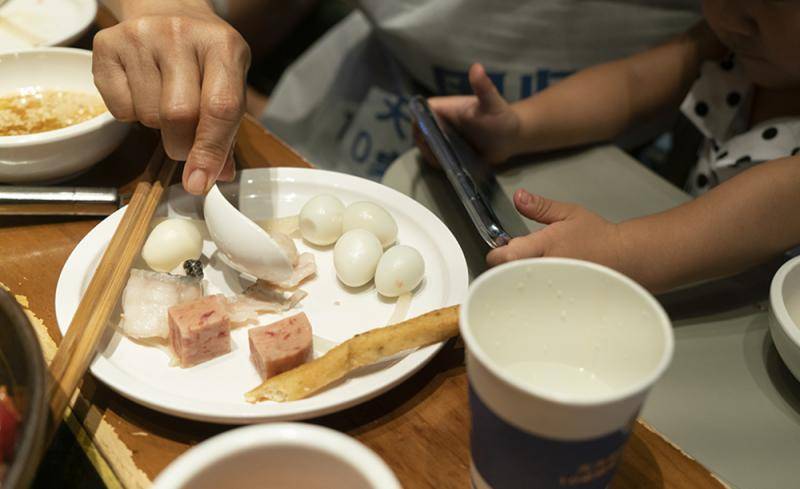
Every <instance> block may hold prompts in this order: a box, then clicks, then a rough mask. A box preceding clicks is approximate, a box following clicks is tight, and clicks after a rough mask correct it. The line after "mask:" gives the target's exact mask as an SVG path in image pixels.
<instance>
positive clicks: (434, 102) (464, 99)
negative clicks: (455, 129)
mask: <svg viewBox="0 0 800 489" xmlns="http://www.w3.org/2000/svg"><path fill="white" fill-rule="evenodd" d="M474 101H475V96H474V95H454V96H450V97H431V98H429V99H428V105H429V106H430V108H431V110H432V111H433V113H434V114H436V115H437V116H439V117H441V118H442V119H444V120H446V121H448V122H450V123H452V124H456V123H457V122H458V120H459V116H460V115H461V113H462V112H463V111H464V107H468V106H469V105H470V103H471V102H474Z"/></svg>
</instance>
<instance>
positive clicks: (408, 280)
mask: <svg viewBox="0 0 800 489" xmlns="http://www.w3.org/2000/svg"><path fill="white" fill-rule="evenodd" d="M424 275H425V260H423V259H422V255H421V254H420V253H419V251H417V250H416V249H414V248H412V247H410V246H403V245H398V246H393V247H391V248H389V249H388V250H387V251H386V253H384V254H383V256H382V257H381V259H380V261H379V262H378V268H377V270H375V288H376V289H378V292H380V293H381V295H385V296H386V297H397V296H399V295H402V294H405V293H407V292H411V291H412V290H414V288H416V286H417V285H419V283H420V282H422V277H423V276H424Z"/></svg>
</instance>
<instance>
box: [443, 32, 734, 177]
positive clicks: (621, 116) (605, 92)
mask: <svg viewBox="0 0 800 489" xmlns="http://www.w3.org/2000/svg"><path fill="white" fill-rule="evenodd" d="M723 52H724V48H723V46H722V45H721V44H720V42H719V41H718V40H717V39H716V37H715V36H714V34H713V33H712V32H711V30H710V29H709V28H708V26H707V25H706V24H705V23H701V24H698V25H697V26H695V27H694V28H692V29H691V30H689V31H688V32H686V33H685V34H683V35H681V36H679V37H678V38H676V39H674V40H672V41H670V42H668V43H666V44H664V45H662V46H659V47H656V48H653V49H651V50H648V51H646V52H644V53H640V54H636V55H633V56H630V57H628V58H625V59H622V60H618V61H613V62H610V63H605V64H602V65H598V66H595V67H591V68H587V69H585V70H582V71H580V72H578V73H576V74H575V75H573V76H571V77H569V78H567V79H565V80H563V81H561V82H559V83H558V84H556V85H554V86H552V87H550V88H548V89H547V90H544V91H543V92H541V93H539V94H537V95H535V96H533V97H530V98H527V99H525V100H521V101H519V102H516V103H514V104H509V103H508V102H506V101H505V100H504V99H503V98H502V96H500V94H499V93H498V92H497V90H496V89H495V87H494V86H493V85H492V82H491V81H490V80H489V78H488V77H487V75H486V73H485V71H484V70H483V67H481V66H480V65H474V66H473V67H472V69H470V84H471V85H472V88H473V91H474V92H475V95H474V96H455V97H434V98H432V99H430V104H431V107H432V108H433V110H434V111H436V112H437V114H439V115H440V116H441V117H444V118H445V119H447V120H448V121H450V122H451V123H452V124H453V125H455V126H456V128H457V129H459V131H460V132H461V133H462V134H464V135H465V136H466V138H467V139H468V140H469V141H470V142H471V143H472V144H473V146H475V147H476V149H477V150H478V151H479V152H480V153H481V154H482V155H483V156H484V157H485V158H486V159H487V160H489V161H490V162H492V163H499V162H501V161H503V160H505V159H507V158H508V157H510V156H513V155H515V154H520V153H531V152H538V151H547V150H552V149H559V148H565V147H569V146H575V145H580V144H587V143H593V142H597V141H603V140H608V139H612V138H614V137H616V136H618V135H619V134H620V133H622V132H623V131H625V130H626V129H627V128H628V127H630V126H631V125H632V124H633V123H634V122H637V121H640V120H643V119H646V118H647V117H648V116H651V115H653V114H655V113H657V112H658V111H659V110H661V109H663V108H665V107H667V106H670V105H677V104H678V103H679V102H680V101H681V99H682V98H683V97H684V96H685V95H686V92H687V91H688V89H689V88H690V86H691V84H692V82H693V81H694V80H695V79H696V78H697V75H698V73H699V68H700V64H701V62H702V61H703V60H704V59H708V58H711V57H719V56H721V55H722V54H723Z"/></svg>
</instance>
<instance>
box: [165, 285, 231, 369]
mask: <svg viewBox="0 0 800 489" xmlns="http://www.w3.org/2000/svg"><path fill="white" fill-rule="evenodd" d="M168 316H169V341H170V345H171V347H172V351H173V352H174V353H175V356H176V357H177V359H178V363H179V364H180V366H181V367H182V368H186V367H191V366H194V365H197V364H198V363H203V362H205V361H208V360H211V359H212V358H216V357H218V356H220V355H224V354H225V353H228V352H229V351H231V333H230V329H231V328H230V324H229V321H228V303H227V301H226V300H225V297H224V296H222V295H209V296H206V297H201V298H200V299H197V300H194V301H191V302H185V303H183V304H178V305H176V306H172V307H170V308H169V311H168Z"/></svg>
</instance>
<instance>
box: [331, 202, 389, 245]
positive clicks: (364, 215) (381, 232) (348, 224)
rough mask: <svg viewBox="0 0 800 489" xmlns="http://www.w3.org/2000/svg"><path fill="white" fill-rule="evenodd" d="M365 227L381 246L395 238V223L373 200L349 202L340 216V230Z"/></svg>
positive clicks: (345, 230)
mask: <svg viewBox="0 0 800 489" xmlns="http://www.w3.org/2000/svg"><path fill="white" fill-rule="evenodd" d="M351 229H366V230H367V231H370V232H371V233H372V234H374V235H375V236H377V237H378V239H379V240H380V241H381V244H382V245H383V247H384V248H385V247H387V246H389V245H391V244H392V243H394V241H395V240H396V239H397V223H396V222H395V220H394V218H393V217H392V215H391V214H389V212H387V211H386V209H384V208H383V207H381V206H379V205H378V204H375V203H373V202H356V203H354V204H350V205H349V206H348V207H347V209H346V210H345V211H344V216H343V217H342V230H343V231H344V232H347V231H350V230H351Z"/></svg>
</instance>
